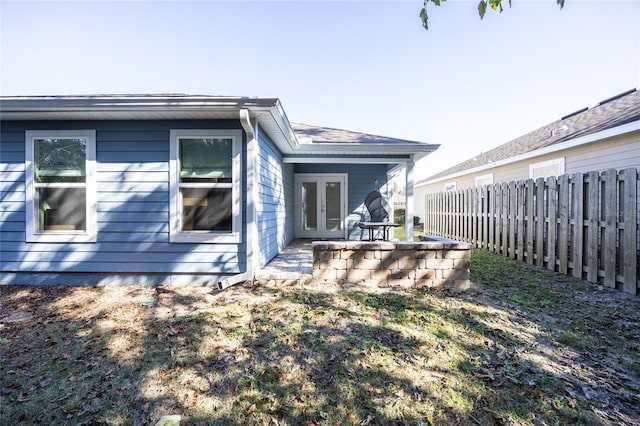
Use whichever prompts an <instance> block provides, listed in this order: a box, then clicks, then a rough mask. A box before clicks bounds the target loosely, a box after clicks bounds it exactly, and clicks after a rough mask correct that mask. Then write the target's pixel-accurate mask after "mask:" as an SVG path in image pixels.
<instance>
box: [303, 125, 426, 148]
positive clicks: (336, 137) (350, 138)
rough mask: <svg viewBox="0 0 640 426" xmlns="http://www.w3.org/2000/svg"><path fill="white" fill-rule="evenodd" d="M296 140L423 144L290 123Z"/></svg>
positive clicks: (421, 143)
mask: <svg viewBox="0 0 640 426" xmlns="http://www.w3.org/2000/svg"><path fill="white" fill-rule="evenodd" d="M291 127H292V128H293V131H294V132H295V133H296V135H297V136H298V139H302V140H301V142H304V139H305V138H311V142H312V143H320V144H321V143H356V144H403V145H406V144H416V145H423V144H424V143H423V142H418V141H410V140H405V139H396V138H390V137H387V136H378V135H371V134H368V133H360V132H352V131H350V130H341V129H333V128H331V127H321V126H311V125H309V124H301V123H291Z"/></svg>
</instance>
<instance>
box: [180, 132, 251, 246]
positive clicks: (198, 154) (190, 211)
mask: <svg viewBox="0 0 640 426" xmlns="http://www.w3.org/2000/svg"><path fill="white" fill-rule="evenodd" d="M170 139H171V147H170V167H169V171H170V174H171V176H170V198H171V205H170V213H171V233H170V236H171V241H172V242H199V243H202V242H205V243H206V242H212V243H213V242H220V243H238V242H240V241H241V232H240V231H241V224H242V220H241V219H242V218H241V215H242V209H241V201H242V182H241V155H242V131H241V130H235V129H231V130H211V129H203V130H195V129H188V130H171V132H170Z"/></svg>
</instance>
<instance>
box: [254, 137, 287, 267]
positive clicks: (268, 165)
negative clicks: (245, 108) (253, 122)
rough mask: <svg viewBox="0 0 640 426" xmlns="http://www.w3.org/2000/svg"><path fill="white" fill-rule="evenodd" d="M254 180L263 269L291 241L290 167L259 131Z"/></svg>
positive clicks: (260, 258)
mask: <svg viewBox="0 0 640 426" xmlns="http://www.w3.org/2000/svg"><path fill="white" fill-rule="evenodd" d="M256 178H257V192H258V194H257V195H258V199H257V201H256V226H257V231H258V250H259V253H258V264H259V266H264V265H265V264H266V263H267V262H268V261H269V260H271V259H272V258H273V257H274V256H276V255H277V254H278V253H279V252H280V251H281V250H282V249H283V248H284V247H286V245H287V244H289V242H291V240H292V239H293V231H294V229H293V220H292V218H293V166H292V165H291V164H284V163H283V161H282V155H281V153H280V151H279V150H278V149H277V148H276V146H275V145H274V144H273V142H272V141H271V140H270V139H269V137H268V136H267V135H266V133H265V132H264V131H262V130H261V129H260V131H258V153H257V156H256ZM287 218H290V220H287Z"/></svg>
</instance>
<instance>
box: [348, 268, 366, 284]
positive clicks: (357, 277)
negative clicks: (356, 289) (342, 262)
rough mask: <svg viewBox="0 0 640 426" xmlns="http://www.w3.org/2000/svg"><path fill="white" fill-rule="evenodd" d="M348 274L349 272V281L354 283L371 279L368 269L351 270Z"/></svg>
mask: <svg viewBox="0 0 640 426" xmlns="http://www.w3.org/2000/svg"><path fill="white" fill-rule="evenodd" d="M346 272H347V276H346V279H347V281H352V282H360V281H367V280H369V278H370V277H371V274H370V271H369V270H368V269H349V270H347V271H346Z"/></svg>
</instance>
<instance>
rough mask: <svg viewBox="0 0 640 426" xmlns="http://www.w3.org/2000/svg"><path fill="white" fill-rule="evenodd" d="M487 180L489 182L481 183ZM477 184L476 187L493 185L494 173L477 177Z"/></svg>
mask: <svg viewBox="0 0 640 426" xmlns="http://www.w3.org/2000/svg"><path fill="white" fill-rule="evenodd" d="M485 180H488V181H489V182H487V183H481V182H482V181H485ZM475 184H476V186H481V185H493V173H487V174H484V175H480V176H476V179H475Z"/></svg>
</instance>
